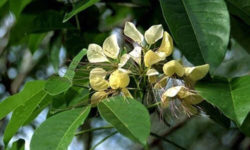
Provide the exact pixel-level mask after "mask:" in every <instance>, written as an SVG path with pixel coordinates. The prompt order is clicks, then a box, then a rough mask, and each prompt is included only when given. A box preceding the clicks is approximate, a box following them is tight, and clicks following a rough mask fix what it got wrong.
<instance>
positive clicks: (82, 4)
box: [63, 0, 99, 23]
mask: <svg viewBox="0 0 250 150" xmlns="http://www.w3.org/2000/svg"><path fill="white" fill-rule="evenodd" d="M98 1H99V0H86V1H79V2H78V3H76V4H75V6H74V8H73V10H72V11H71V12H69V13H66V14H65V16H64V18H63V22H64V23H65V22H67V21H68V20H69V19H70V18H72V17H73V16H74V15H76V14H78V13H79V12H81V11H83V10H85V9H87V8H88V7H90V6H92V5H94V4H95V3H97V2H98Z"/></svg>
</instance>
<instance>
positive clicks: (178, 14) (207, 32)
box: [160, 0, 230, 72]
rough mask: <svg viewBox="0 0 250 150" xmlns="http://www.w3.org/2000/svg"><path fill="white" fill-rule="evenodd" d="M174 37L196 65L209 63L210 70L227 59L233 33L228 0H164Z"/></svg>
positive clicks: (163, 7)
mask: <svg viewBox="0 0 250 150" xmlns="http://www.w3.org/2000/svg"><path fill="white" fill-rule="evenodd" d="M160 4H161V8H162V13H163V16H164V18H165V21H166V23H167V24H168V27H169V29H170V31H171V33H172V35H173V38H174V40H175V42H176V44H177V46H178V48H179V49H180V50H181V52H182V53H183V54H184V55H185V56H186V57H187V59H188V60H189V61H190V62H191V63H193V64H194V65H201V64H205V63H207V64H209V65H210V66H211V70H210V72H213V71H214V70H215V69H216V67H217V66H218V65H219V64H220V63H221V62H222V61H223V58H224V56H225V52H226V50H227V45H228V42H229V35H230V22H229V13H228V10H227V7H226V3H225V1H224V0H205V1H203V0H202V1H197V0H160Z"/></svg>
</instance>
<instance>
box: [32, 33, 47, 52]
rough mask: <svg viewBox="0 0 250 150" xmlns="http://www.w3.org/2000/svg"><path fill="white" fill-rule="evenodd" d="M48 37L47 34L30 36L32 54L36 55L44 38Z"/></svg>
mask: <svg viewBox="0 0 250 150" xmlns="http://www.w3.org/2000/svg"><path fill="white" fill-rule="evenodd" d="M46 35H47V33H40V34H39V33H36V34H30V35H29V40H28V44H27V45H28V47H29V49H30V51H31V52H32V53H34V52H35V51H36V50H37V48H38V47H39V45H40V44H41V42H42V40H43V39H44V37H45V36H46Z"/></svg>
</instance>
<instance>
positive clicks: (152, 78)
mask: <svg viewBox="0 0 250 150" xmlns="http://www.w3.org/2000/svg"><path fill="white" fill-rule="evenodd" d="M146 75H147V76H148V80H149V83H151V84H154V83H156V82H157V76H158V75H159V72H158V71H157V70H155V69H153V68H151V69H149V70H148V71H147V73H146Z"/></svg>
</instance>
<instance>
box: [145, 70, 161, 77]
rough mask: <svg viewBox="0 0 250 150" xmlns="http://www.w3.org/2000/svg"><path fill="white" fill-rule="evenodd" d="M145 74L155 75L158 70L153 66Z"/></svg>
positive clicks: (157, 73)
mask: <svg viewBox="0 0 250 150" xmlns="http://www.w3.org/2000/svg"><path fill="white" fill-rule="evenodd" d="M146 75H147V76H155V75H159V72H158V71H157V70H155V69H154V68H151V69H149V70H148V71H147V73H146Z"/></svg>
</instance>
